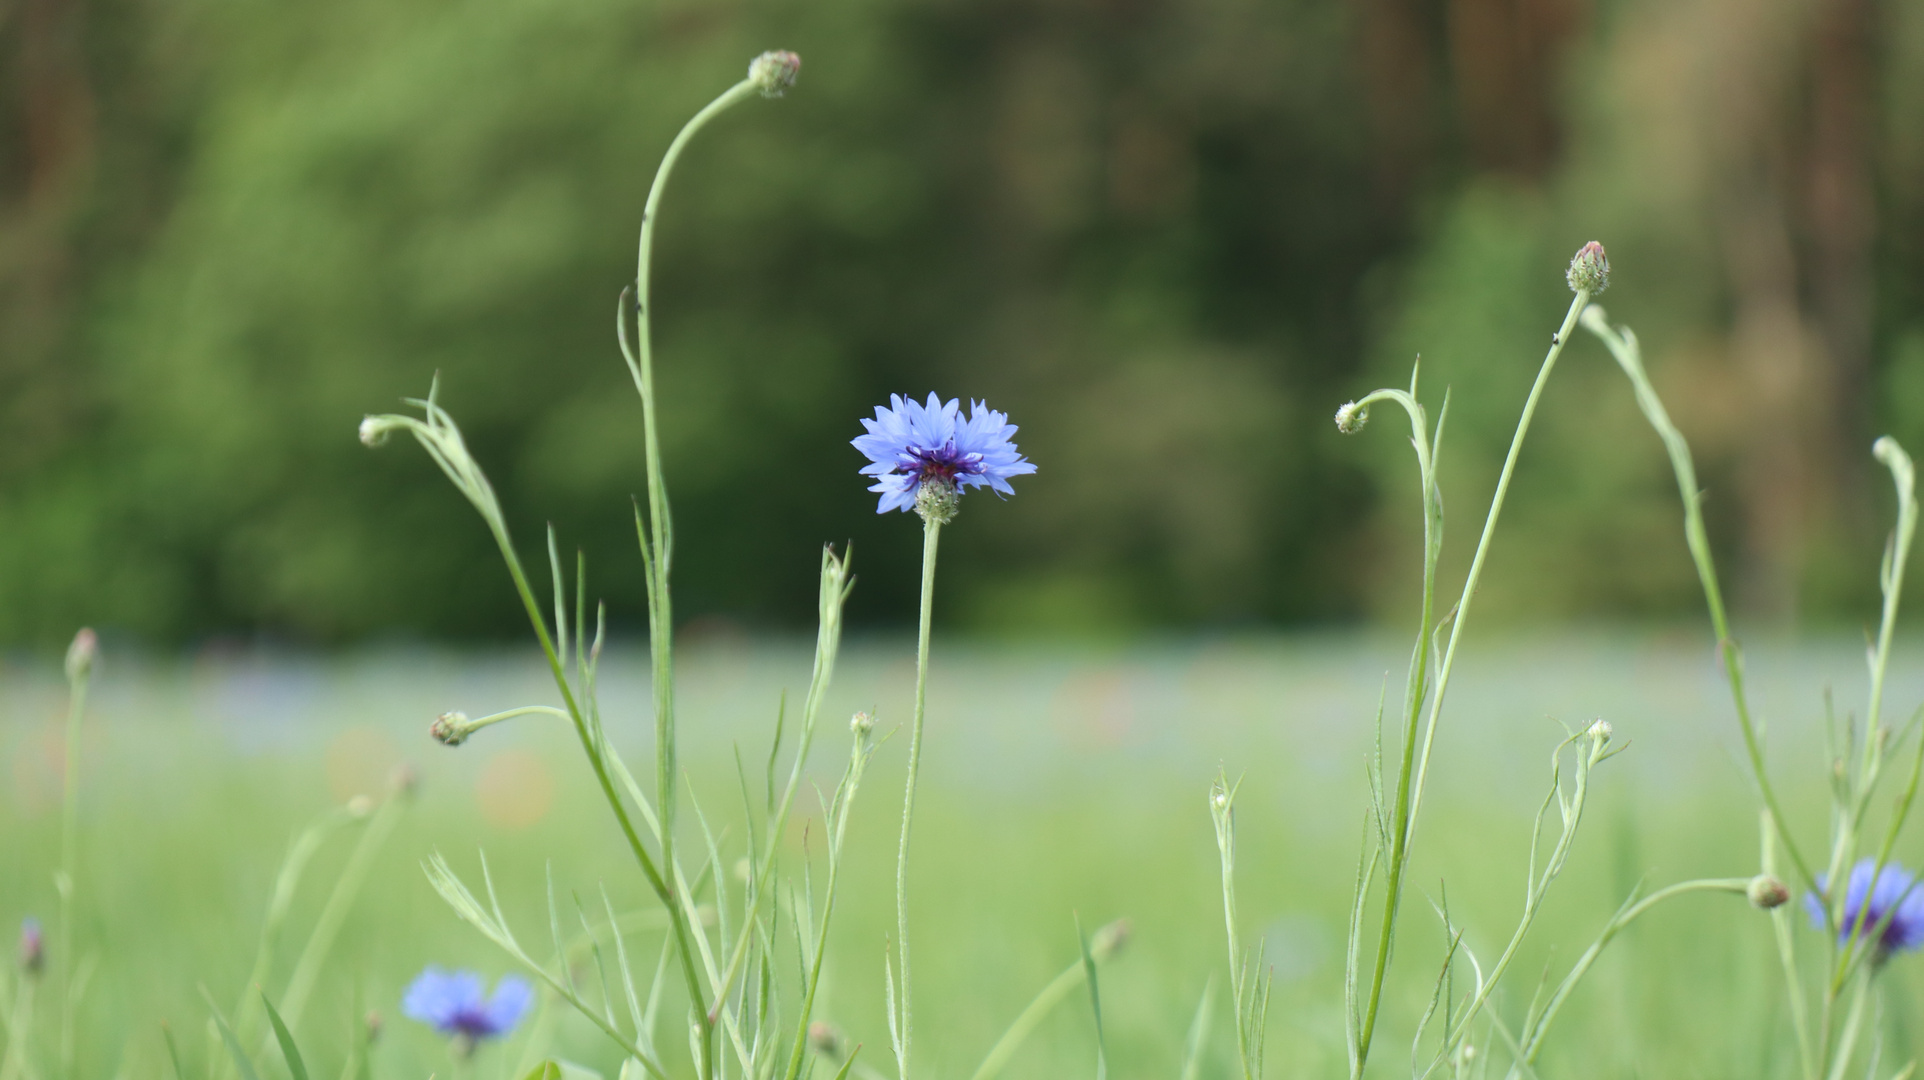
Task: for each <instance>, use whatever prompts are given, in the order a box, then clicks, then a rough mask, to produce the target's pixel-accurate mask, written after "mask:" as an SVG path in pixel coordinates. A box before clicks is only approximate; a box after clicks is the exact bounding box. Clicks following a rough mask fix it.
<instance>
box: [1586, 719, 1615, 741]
mask: <svg viewBox="0 0 1924 1080" xmlns="http://www.w3.org/2000/svg"><path fill="white" fill-rule="evenodd" d="M1616 732H1617V729H1616V728H1613V727H1611V726H1610V721H1608V720H1605V719H1602V718H1601V717H1599V718H1598V719H1597V720H1595V721H1593V722H1592V723H1591V724H1590V726H1589V727H1587V728H1585V729H1583V733H1584V734H1585V735H1588V736H1589V737H1590V738H1592V739H1595V740H1596V741H1598V742H1609V741H1610V736H1612V735H1614V734H1616Z"/></svg>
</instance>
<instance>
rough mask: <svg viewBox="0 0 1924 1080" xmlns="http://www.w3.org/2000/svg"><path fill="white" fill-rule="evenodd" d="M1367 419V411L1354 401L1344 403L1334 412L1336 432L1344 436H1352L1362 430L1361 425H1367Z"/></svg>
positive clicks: (1368, 413) (1368, 415) (1368, 416)
mask: <svg viewBox="0 0 1924 1080" xmlns="http://www.w3.org/2000/svg"><path fill="white" fill-rule="evenodd" d="M1369 418H1370V411H1369V410H1368V409H1366V408H1363V407H1362V406H1360V405H1358V404H1356V403H1355V402H1354V401H1346V402H1344V403H1343V407H1342V408H1340V409H1337V410H1336V430H1338V431H1340V432H1342V433H1343V434H1345V435H1354V434H1356V433H1357V432H1359V431H1361V430H1363V425H1364V424H1367V423H1369Z"/></svg>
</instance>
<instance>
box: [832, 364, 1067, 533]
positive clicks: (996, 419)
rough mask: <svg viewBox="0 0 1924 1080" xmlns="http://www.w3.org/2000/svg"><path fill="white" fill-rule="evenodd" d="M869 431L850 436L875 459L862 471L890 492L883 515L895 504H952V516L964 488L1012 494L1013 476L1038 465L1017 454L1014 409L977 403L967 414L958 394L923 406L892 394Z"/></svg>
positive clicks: (926, 507)
mask: <svg viewBox="0 0 1924 1080" xmlns="http://www.w3.org/2000/svg"><path fill="white" fill-rule="evenodd" d="M862 426H863V427H864V428H866V429H868V434H866V435H863V436H861V437H859V438H856V439H853V440H850V442H851V444H852V445H853V446H854V447H855V449H857V450H860V451H861V452H862V453H863V454H864V455H866V456H867V457H868V459H869V461H870V464H869V465H867V466H865V467H863V469H862V475H864V476H872V477H874V478H875V485H874V486H873V487H871V488H869V490H870V491H873V492H876V493H878V494H880V495H881V496H882V499H881V503H880V505H878V506H877V507H876V508H875V512H876V513H878V514H886V513H888V512H889V511H890V510H911V509H914V510H917V511H918V512H921V513H923V515H924V516H925V517H926V516H928V513H929V512H930V509H931V506H929V505H924V506H918V505H917V499H918V497H921V498H922V499H923V500H924V502H925V503H930V502H932V503H933V504H937V505H946V513H943V512H942V511H941V510H937V513H938V516H939V517H940V518H941V519H942V520H946V517H947V514H952V513H953V512H954V507H953V500H954V496H955V495H956V494H958V493H959V492H960V491H961V490H962V489H964V488H971V487H987V488H990V489H991V490H993V491H996V492H998V493H999V494H1003V495H1008V494H1012V493H1013V492H1014V491H1015V489H1014V488H1012V487H1010V486H1009V478H1010V477H1012V476H1022V475H1024V474H1026V473H1032V472H1034V471H1035V466H1034V465H1032V464H1030V463H1029V461H1028V460H1027V459H1026V458H1024V457H1023V456H1022V455H1021V454H1019V453H1017V452H1016V448H1015V444H1014V443H1012V442H1010V441H1009V436H1010V435H1013V434H1015V431H1016V428H1015V425H1013V424H1011V423H1009V416H1008V414H1007V413H999V412H996V411H995V410H994V409H991V408H988V407H986V406H984V405H983V404H982V402H980V401H971V402H970V403H969V415H968V416H967V417H966V418H965V417H963V415H962V404H961V402H960V401H958V400H957V399H955V398H950V399H949V401H948V402H947V403H946V404H944V403H943V402H942V400H941V399H940V398H938V397H936V396H935V395H934V394H930V395H929V400H928V403H927V404H925V405H918V404H916V403H915V401H914V400H913V399H910V398H905V397H903V396H902V395H900V394H890V395H889V406H888V408H883V407H881V406H879V405H878V406H876V408H875V419H873V420H864V421H862Z"/></svg>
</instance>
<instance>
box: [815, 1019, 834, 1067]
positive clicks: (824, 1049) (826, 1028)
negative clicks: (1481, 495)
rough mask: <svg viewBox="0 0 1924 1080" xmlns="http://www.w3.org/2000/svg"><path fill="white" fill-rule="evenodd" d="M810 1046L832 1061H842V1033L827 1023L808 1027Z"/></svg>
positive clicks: (817, 1023)
mask: <svg viewBox="0 0 1924 1080" xmlns="http://www.w3.org/2000/svg"><path fill="white" fill-rule="evenodd" d="M808 1046H809V1049H811V1050H813V1051H815V1052H816V1053H818V1054H820V1055H822V1056H823V1057H825V1058H828V1059H829V1060H830V1061H840V1060H842V1033H841V1032H840V1031H838V1030H836V1028H835V1025H833V1024H830V1023H827V1022H826V1021H822V1020H817V1021H815V1022H814V1023H812V1024H810V1025H808Z"/></svg>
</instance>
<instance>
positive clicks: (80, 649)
mask: <svg viewBox="0 0 1924 1080" xmlns="http://www.w3.org/2000/svg"><path fill="white" fill-rule="evenodd" d="M99 655H100V638H99V636H98V635H96V634H95V633H94V632H93V631H92V630H90V629H87V628H86V627H82V628H81V630H80V632H79V633H78V634H75V635H74V636H73V644H72V645H69V646H67V681H68V682H70V683H78V682H84V681H85V680H86V678H87V676H89V675H91V674H93V670H94V660H95V658H96V657H98V656H99Z"/></svg>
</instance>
